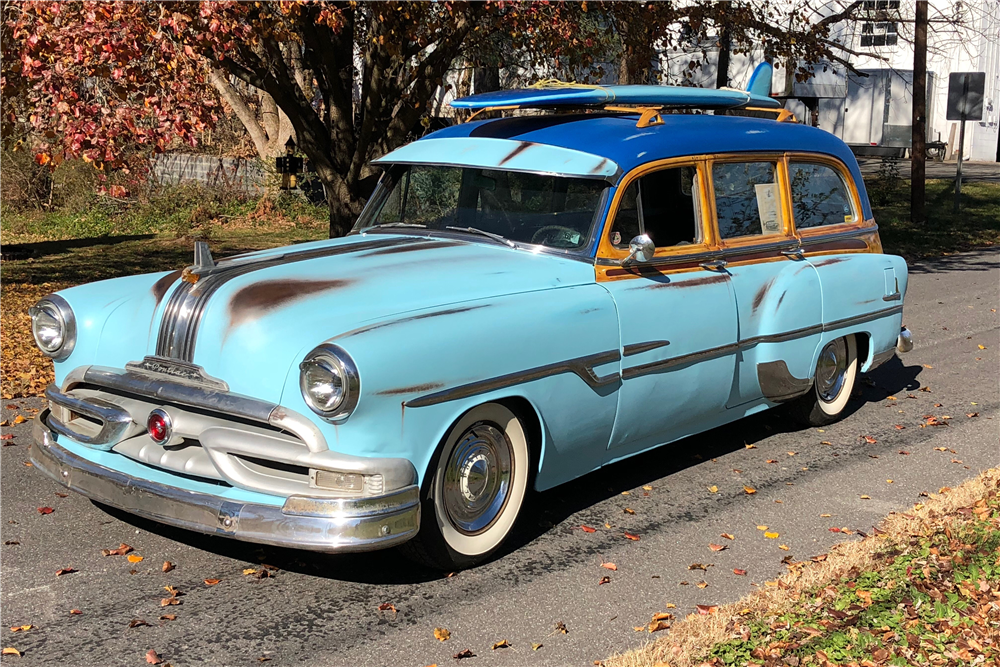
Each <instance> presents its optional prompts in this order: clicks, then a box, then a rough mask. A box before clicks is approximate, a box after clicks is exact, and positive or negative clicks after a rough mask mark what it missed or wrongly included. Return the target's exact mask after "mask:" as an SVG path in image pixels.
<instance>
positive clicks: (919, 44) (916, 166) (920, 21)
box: [910, 0, 927, 224]
mask: <svg viewBox="0 0 1000 667" xmlns="http://www.w3.org/2000/svg"><path fill="white" fill-rule="evenodd" d="M915 19H916V20H915V25H914V27H913V116H912V125H913V127H912V132H913V134H912V137H911V141H910V221H911V222H913V223H916V224H923V223H924V219H925V218H926V217H927V214H926V211H925V210H924V203H925V194H926V193H925V181H924V175H925V173H924V169H925V167H926V162H925V161H926V159H927V156H926V152H927V146H926V141H927V0H918V2H917V12H916V17H915Z"/></svg>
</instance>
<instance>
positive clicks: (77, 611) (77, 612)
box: [69, 609, 83, 615]
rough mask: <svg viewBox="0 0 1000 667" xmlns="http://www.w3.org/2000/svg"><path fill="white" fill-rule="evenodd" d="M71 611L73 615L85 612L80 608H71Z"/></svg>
mask: <svg viewBox="0 0 1000 667" xmlns="http://www.w3.org/2000/svg"><path fill="white" fill-rule="evenodd" d="M69 613H71V614H73V615H78V614H82V613H83V612H82V611H80V610H79V609H70V610H69Z"/></svg>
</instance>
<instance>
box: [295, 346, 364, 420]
mask: <svg viewBox="0 0 1000 667" xmlns="http://www.w3.org/2000/svg"><path fill="white" fill-rule="evenodd" d="M299 388H300V389H301V390H302V398H303V399H305V402H306V405H308V406H309V408H310V409H312V411H313V412H315V413H316V414H318V415H319V416H321V417H323V418H324V419H326V420H328V421H342V420H344V419H347V417H348V416H349V415H350V414H351V412H352V411H353V410H354V407H355V406H356V405H357V404H358V397H359V396H358V394H359V392H360V389H361V383H360V380H359V379H358V369H357V367H356V366H355V365H354V361H353V360H352V359H351V357H350V355H348V354H347V352H345V351H344V350H343V348H341V347H339V346H337V345H330V344H326V345H320V346H319V347H317V348H316V349H314V350H313V351H312V352H310V353H309V354H307V355H306V358H305V359H303V360H302V363H301V364H299Z"/></svg>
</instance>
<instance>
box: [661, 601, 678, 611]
mask: <svg viewBox="0 0 1000 667" xmlns="http://www.w3.org/2000/svg"><path fill="white" fill-rule="evenodd" d="M664 606H665V607H666V608H667V609H677V605H675V604H674V603H673V602H668V603H667V604H666V605H664Z"/></svg>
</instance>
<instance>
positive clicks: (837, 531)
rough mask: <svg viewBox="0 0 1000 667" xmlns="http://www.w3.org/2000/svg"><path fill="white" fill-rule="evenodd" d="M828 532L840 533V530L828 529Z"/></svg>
mask: <svg viewBox="0 0 1000 667" xmlns="http://www.w3.org/2000/svg"><path fill="white" fill-rule="evenodd" d="M829 530H830V532H831V533H839V532H840V528H830V529H829Z"/></svg>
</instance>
